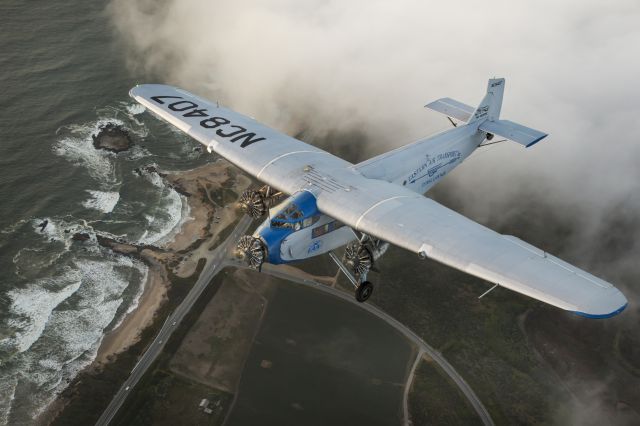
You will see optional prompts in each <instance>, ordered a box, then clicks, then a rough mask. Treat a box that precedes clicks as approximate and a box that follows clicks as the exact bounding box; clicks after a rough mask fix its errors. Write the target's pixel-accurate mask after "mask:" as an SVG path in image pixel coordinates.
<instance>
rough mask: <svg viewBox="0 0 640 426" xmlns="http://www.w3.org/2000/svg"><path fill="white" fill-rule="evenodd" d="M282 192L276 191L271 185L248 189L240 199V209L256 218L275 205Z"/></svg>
mask: <svg viewBox="0 0 640 426" xmlns="http://www.w3.org/2000/svg"><path fill="white" fill-rule="evenodd" d="M281 196H282V192H279V191H275V190H274V189H273V188H271V187H270V186H269V185H265V186H263V187H262V188H260V189H258V190H254V189H248V190H246V191H244V192H243V193H242V195H241V196H240V199H239V200H238V207H239V208H240V210H241V211H242V212H244V213H246V214H248V215H249V216H251V217H253V218H254V219H258V218H260V217H262V216H264V215H266V214H267V211H268V210H269V208H271V207H272V206H274V205H275V204H276V203H277V202H278V201H279V200H280V198H281Z"/></svg>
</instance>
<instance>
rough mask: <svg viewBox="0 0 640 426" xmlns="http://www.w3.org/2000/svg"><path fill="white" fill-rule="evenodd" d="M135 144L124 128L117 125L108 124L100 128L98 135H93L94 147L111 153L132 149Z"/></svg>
mask: <svg viewBox="0 0 640 426" xmlns="http://www.w3.org/2000/svg"><path fill="white" fill-rule="evenodd" d="M131 145H133V142H131V138H130V137H129V132H127V131H126V130H125V129H124V128H123V127H122V126H120V125H118V124H115V123H107V124H105V125H103V126H100V129H99V130H98V134H97V135H93V146H94V147H95V148H96V149H104V150H107V151H111V152H115V153H118V152H122V151H126V150H128V149H129V148H131Z"/></svg>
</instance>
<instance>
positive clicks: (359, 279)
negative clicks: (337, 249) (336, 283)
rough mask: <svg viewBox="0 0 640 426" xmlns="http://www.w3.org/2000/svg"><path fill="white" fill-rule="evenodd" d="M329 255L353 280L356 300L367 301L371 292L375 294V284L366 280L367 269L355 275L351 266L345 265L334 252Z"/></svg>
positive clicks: (350, 279)
mask: <svg viewBox="0 0 640 426" xmlns="http://www.w3.org/2000/svg"><path fill="white" fill-rule="evenodd" d="M329 256H330V257H331V259H332V260H333V261H334V262H335V263H336V265H338V268H340V270H341V271H342V272H343V273H344V275H345V276H346V277H347V278H348V279H349V281H351V284H353V287H354V288H355V296H356V300H357V301H358V302H360V303H362V302H366V301H367V299H369V297H371V294H373V284H372V283H371V282H369V281H366V278H367V272H368V270H367V271H364V274H356V276H354V275H353V274H352V273H351V271H350V270H349V268H347V267H346V266H345V264H344V263H342V261H341V260H340V259H339V258H338V256H336V255H335V254H334V253H333V252H331V251H330V252H329Z"/></svg>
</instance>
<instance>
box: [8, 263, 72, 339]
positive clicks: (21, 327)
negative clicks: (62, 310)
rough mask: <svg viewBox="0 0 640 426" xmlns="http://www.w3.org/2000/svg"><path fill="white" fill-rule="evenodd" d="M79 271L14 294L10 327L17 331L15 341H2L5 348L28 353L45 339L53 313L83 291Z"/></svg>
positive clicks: (12, 292)
mask: <svg viewBox="0 0 640 426" xmlns="http://www.w3.org/2000/svg"><path fill="white" fill-rule="evenodd" d="M80 284H81V282H80V276H79V274H78V273H77V271H67V272H66V273H65V274H64V275H62V276H61V277H58V278H43V279H40V280H38V281H36V282H35V283H33V284H31V285H29V286H28V287H26V288H24V289H18V290H12V291H10V292H9V293H8V294H7V295H8V297H9V298H10V299H11V308H10V310H11V312H12V313H13V314H14V316H13V317H12V318H11V319H9V320H8V322H7V325H8V326H9V327H11V328H12V329H13V330H14V335H13V337H9V338H6V339H3V340H0V345H2V346H12V347H14V348H15V349H16V350H17V351H18V352H24V351H26V350H28V349H29V348H30V347H31V346H32V345H33V344H34V343H35V342H36V341H37V340H38V338H40V336H41V335H42V333H43V331H44V329H45V327H46V325H47V322H48V321H49V319H50V317H51V314H52V312H53V310H54V309H55V308H56V307H57V306H58V305H60V303H62V302H63V301H65V300H67V299H68V298H69V297H70V296H71V295H72V294H74V293H75V292H76V291H77V290H78V288H80Z"/></svg>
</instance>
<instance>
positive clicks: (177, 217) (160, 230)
mask: <svg viewBox="0 0 640 426" xmlns="http://www.w3.org/2000/svg"><path fill="white" fill-rule="evenodd" d="M153 166H155V165H153ZM142 176H144V177H145V179H147V180H148V181H149V182H150V183H151V184H152V185H153V186H155V187H157V188H159V189H160V190H161V194H160V202H159V203H158V206H157V207H156V208H155V210H154V211H153V212H150V213H149V214H145V219H146V220H147V226H146V228H145V230H144V232H143V233H142V235H141V236H140V238H138V242H139V243H140V244H156V245H162V244H164V243H166V242H167V241H168V240H169V239H170V238H172V237H173V235H174V234H175V232H177V231H178V230H179V229H180V227H181V225H182V223H183V221H184V219H185V218H186V217H187V216H188V215H189V206H188V203H187V202H186V200H185V198H184V197H183V196H181V195H180V194H178V193H177V192H176V191H175V190H174V189H173V188H170V187H169V186H167V185H166V183H165V182H164V180H163V179H162V178H161V177H160V176H159V175H158V174H157V173H152V172H146V171H143V172H142Z"/></svg>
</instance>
